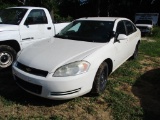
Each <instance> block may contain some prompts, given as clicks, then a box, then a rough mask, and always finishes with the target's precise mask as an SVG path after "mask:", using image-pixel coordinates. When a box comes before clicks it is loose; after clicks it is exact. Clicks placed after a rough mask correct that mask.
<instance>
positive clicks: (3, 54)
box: [0, 45, 16, 69]
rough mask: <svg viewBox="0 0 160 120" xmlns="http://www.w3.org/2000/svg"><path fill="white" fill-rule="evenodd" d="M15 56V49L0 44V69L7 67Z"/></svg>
mask: <svg viewBox="0 0 160 120" xmlns="http://www.w3.org/2000/svg"><path fill="white" fill-rule="evenodd" d="M15 58H16V51H15V50H14V49H13V48H12V47H10V46H8V45H0V69H4V68H8V67H10V66H11V65H12V63H13V61H14V60H15Z"/></svg>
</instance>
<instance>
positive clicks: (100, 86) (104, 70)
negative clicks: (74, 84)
mask: <svg viewBox="0 0 160 120" xmlns="http://www.w3.org/2000/svg"><path fill="white" fill-rule="evenodd" d="M107 80H108V64H107V63H106V62H103V63H102V64H101V65H100V67H99V69H98V71H97V73H96V76H95V79H94V82H93V88H92V93H95V94H97V95H100V94H101V93H102V92H103V91H104V90H105V88H106V84H107Z"/></svg>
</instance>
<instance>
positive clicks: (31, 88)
mask: <svg viewBox="0 0 160 120" xmlns="http://www.w3.org/2000/svg"><path fill="white" fill-rule="evenodd" d="M15 78H16V83H17V84H18V85H19V86H20V87H22V88H24V89H25V90H28V91H30V92H33V93H36V94H41V93H42V86H40V85H35V84H32V83H29V82H26V81H24V80H22V79H20V78H19V77H17V76H15Z"/></svg>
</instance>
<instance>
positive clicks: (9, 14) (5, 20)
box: [0, 8, 27, 25]
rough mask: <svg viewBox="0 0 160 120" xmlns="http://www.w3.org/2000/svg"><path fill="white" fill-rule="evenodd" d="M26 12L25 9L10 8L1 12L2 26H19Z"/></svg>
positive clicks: (0, 21)
mask: <svg viewBox="0 0 160 120" xmlns="http://www.w3.org/2000/svg"><path fill="white" fill-rule="evenodd" d="M26 12H27V9H24V8H9V9H4V10H1V12H0V24H12V25H19V24H20V22H21V20H22V18H23V17H24V15H25V13H26Z"/></svg>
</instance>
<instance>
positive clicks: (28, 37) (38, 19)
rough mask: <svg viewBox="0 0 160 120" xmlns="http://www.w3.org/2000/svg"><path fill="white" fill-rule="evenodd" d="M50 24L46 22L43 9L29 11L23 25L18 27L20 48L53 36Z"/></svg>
mask: <svg viewBox="0 0 160 120" xmlns="http://www.w3.org/2000/svg"><path fill="white" fill-rule="evenodd" d="M52 29H53V27H52V24H51V23H49V22H48V20H47V17H46V14H45V11H44V10H43V9H34V10H31V11H30V13H29V14H28V16H27V18H26V20H25V22H24V24H22V25H20V36H21V40H22V46H23V47H26V46H27V45H29V44H31V43H34V42H36V41H40V40H44V39H46V38H51V37H52V36H53V33H52V32H53V30H52Z"/></svg>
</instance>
